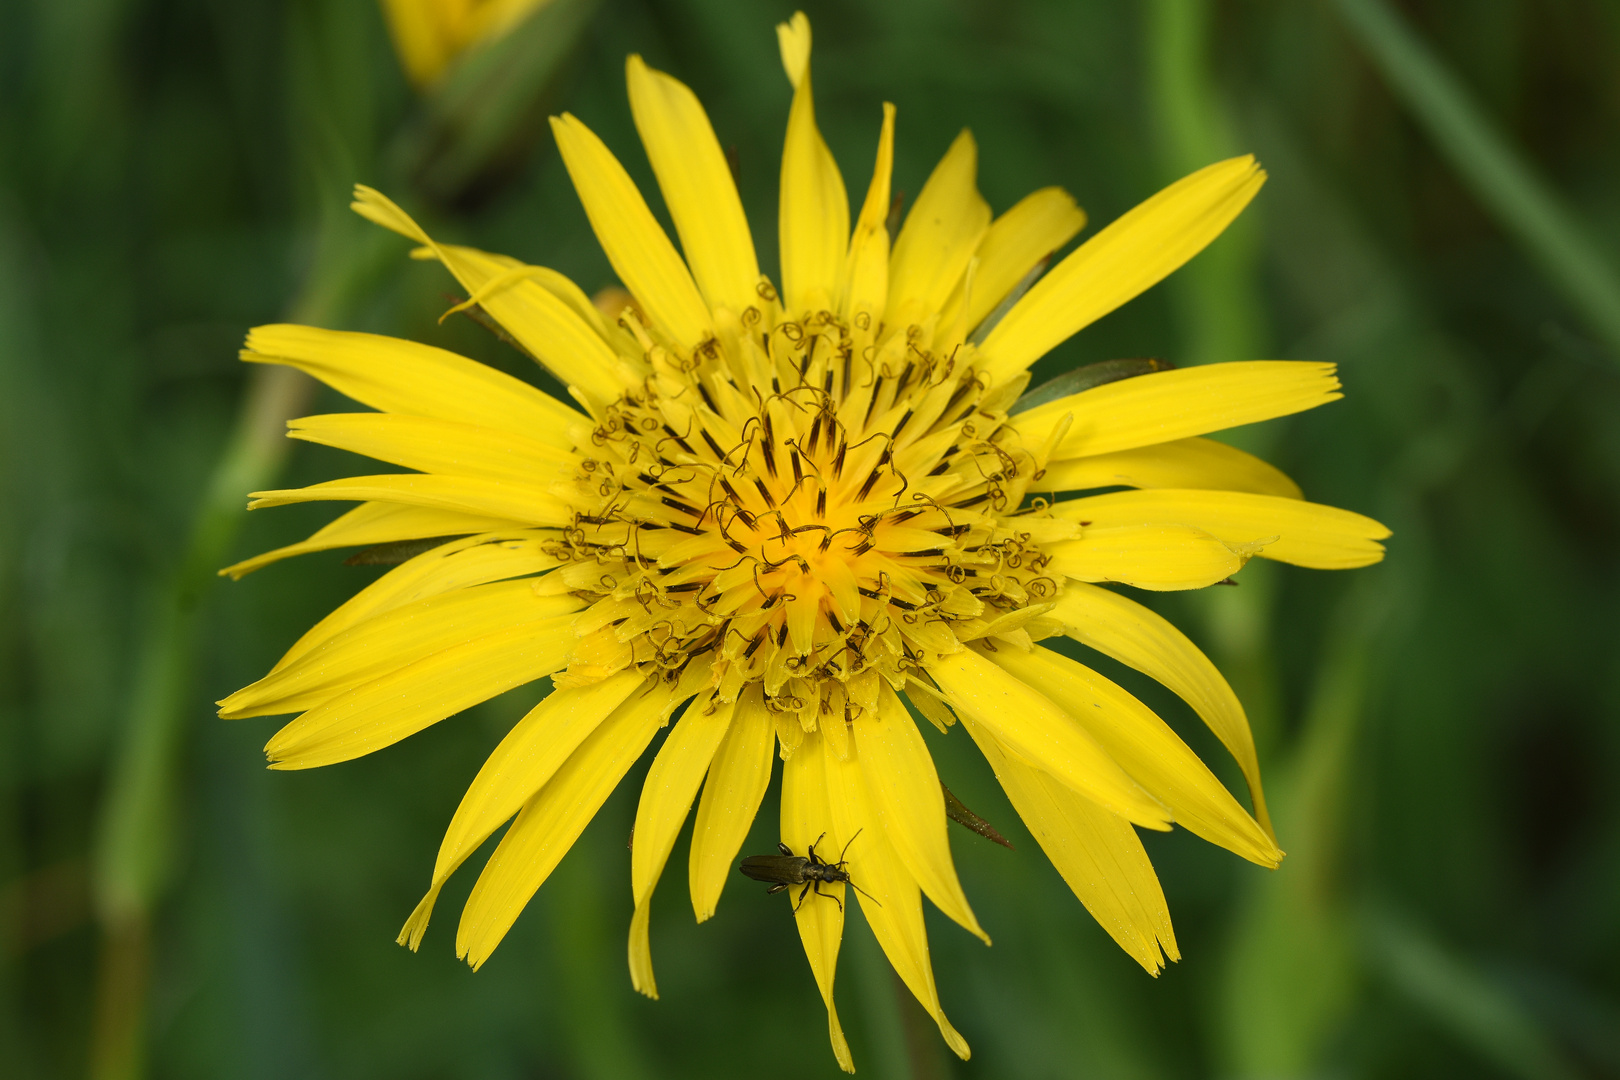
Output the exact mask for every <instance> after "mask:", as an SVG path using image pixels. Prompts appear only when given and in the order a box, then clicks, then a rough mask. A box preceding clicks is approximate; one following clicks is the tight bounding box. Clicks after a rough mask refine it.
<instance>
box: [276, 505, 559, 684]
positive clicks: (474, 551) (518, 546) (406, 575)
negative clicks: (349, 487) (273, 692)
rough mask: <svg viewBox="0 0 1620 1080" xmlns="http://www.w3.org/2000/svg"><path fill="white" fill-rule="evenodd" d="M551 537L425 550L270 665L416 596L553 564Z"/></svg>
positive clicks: (485, 538) (478, 539) (491, 537)
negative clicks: (550, 547) (549, 540)
mask: <svg viewBox="0 0 1620 1080" xmlns="http://www.w3.org/2000/svg"><path fill="white" fill-rule="evenodd" d="M366 505H368V506H374V505H376V504H375V503H367V504H366ZM547 541H548V538H547V537H546V535H545V534H540V533H533V532H526V533H525V532H515V533H506V534H490V533H484V534H482V535H479V536H472V537H467V538H466V539H462V540H452V541H449V542H447V543H444V544H440V545H439V546H438V547H436V548H434V549H433V550H431V551H425V552H423V553H422V554H420V555H418V556H416V557H415V558H413V559H410V560H408V561H406V562H405V563H403V564H402V565H400V566H397V567H395V568H394V569H392V570H390V571H389V572H388V573H386V574H384V575H383V576H382V577H380V578H378V579H377V580H376V581H374V582H372V583H371V584H370V585H368V586H366V587H365V588H364V589H361V590H360V592H358V593H356V594H355V595H354V596H353V597H351V598H350V599H349V600H348V602H346V603H344V604H343V605H341V606H340V607H338V608H337V609H336V610H335V611H333V612H332V613H331V614H330V615H328V616H326V618H324V619H322V620H321V621H320V622H318V623H316V624H315V625H314V626H312V627H310V628H309V630H308V631H307V632H306V633H305V634H304V636H303V637H301V638H299V639H298V640H297V641H296V642H294V643H293V646H292V648H290V649H288V650H287V651H286V652H285V653H284V654H282V657H281V659H280V660H278V661H276V666H275V667H274V668H272V669H271V671H272V672H275V671H280V670H282V669H283V668H285V667H287V666H288V665H290V664H291V663H292V662H293V661H294V660H297V659H298V658H300V657H302V656H304V655H305V654H306V653H308V652H309V651H310V650H311V649H313V648H315V647H316V646H317V645H321V644H323V643H325V642H328V641H331V640H332V639H333V638H335V637H336V636H337V635H339V634H341V633H342V632H343V631H345V630H347V629H349V628H350V627H352V626H357V625H359V624H360V623H362V622H364V621H366V620H367V619H370V618H373V617H375V616H378V615H382V614H384V613H386V612H389V611H393V610H394V609H395V608H400V607H404V606H405V605H406V604H409V603H412V602H414V601H417V600H425V599H427V598H428V597H430V596H439V595H441V594H443V593H448V592H455V591H457V590H461V589H467V588H471V587H472V586H475V585H485V584H488V583H489V582H492V581H501V580H503V579H505V578H515V577H525V576H527V575H529V574H537V573H539V572H541V571H543V570H550V569H551V568H552V567H555V566H557V565H558V560H557V559H556V557H555V556H552V555H548V554H547V553H546V551H545V549H544V545H545V544H546V543H547Z"/></svg>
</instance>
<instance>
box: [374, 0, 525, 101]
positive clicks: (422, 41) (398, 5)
mask: <svg viewBox="0 0 1620 1080" xmlns="http://www.w3.org/2000/svg"><path fill="white" fill-rule="evenodd" d="M550 2H551V0H382V6H383V14H384V15H386V16H387V18H388V29H389V31H390V32H391V33H392V35H393V38H394V48H395V50H396V51H397V52H398V53H399V60H400V63H401V64H403V65H404V66H405V73H406V74H407V75H409V76H410V78H411V82H413V83H415V84H416V85H417V86H428V85H430V84H431V83H433V82H434V81H435V80H436V79H438V77H439V76H440V75H441V74H443V72H444V69H445V68H447V67H449V66H450V62H451V61H452V60H454V59H455V58H456V57H457V56H460V55H461V54H462V53H463V52H465V51H466V50H467V49H469V48H471V47H472V46H474V45H477V44H480V43H482V42H484V41H487V40H489V39H491V38H496V37H500V36H501V35H502V34H504V33H506V32H507V31H508V30H510V29H512V28H513V27H514V26H516V25H517V24H518V23H520V22H522V21H523V19H524V18H525V17H526V16H528V15H529V14H530V13H531V12H533V11H534V10H535V9H537V8H540V7H544V6H545V5H546V4H548V3H550Z"/></svg>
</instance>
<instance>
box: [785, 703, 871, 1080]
mask: <svg viewBox="0 0 1620 1080" xmlns="http://www.w3.org/2000/svg"><path fill="white" fill-rule="evenodd" d="M821 741H822V740H821V737H820V735H819V733H814V732H812V733H811V734H809V735H806V736H805V741H804V742H803V743H801V744H800V746H799V749H798V751H797V752H795V753H794V754H793V755H792V756H791V757H789V758H788V759H787V761H785V762H783V763H782V842H783V843H784V844H786V845H787V846H788V847H789V849H791V850H792V851H795V852H797V853H798V854H800V855H803V854H804V853H805V852H806V851H808V850H809V848H810V845H811V844H814V843H815V842H816V840H817V839H818V838H821V837H825V836H827V835H828V834H829V833H831V832H832V831H833V819H832V810H831V808H830V807H829V805H828V802H827V770H826V766H825V764H824V763H823V761H822V755H821V750H820V743H821ZM823 843H825V841H823ZM821 890H822V892H823V893H824V894H825V895H826V897H835V898H836V903H834V902H829V901H827V900H826V899H825V898H824V897H814V896H806V897H805V901H806V902H805V903H802V904H800V903H799V902H798V892H799V890H798V889H795V890H793V894H792V902H793V903H794V904H796V905H797V906H796V907H795V908H794V911H793V921H794V923H795V924H796V925H797V926H798V928H799V941H800V942H801V943H802V944H803V945H804V955H805V956H806V957H807V958H808V959H809V961H810V971H811V972H812V973H813V974H814V975H815V977H816V986H817V987H818V988H819V989H820V990H821V1000H822V1001H824V1002H825V1003H826V1005H827V1035H828V1038H829V1039H830V1040H831V1041H832V1048H833V1056H834V1057H836V1058H837V1059H838V1067H839V1068H841V1069H843V1070H844V1071H845V1072H849V1073H852V1072H854V1071H855V1064H854V1061H853V1060H852V1059H851V1058H850V1055H849V1043H848V1041H846V1040H845V1038H844V1029H843V1026H842V1025H841V1024H839V1022H838V1009H837V1008H836V1007H835V1006H834V1005H833V976H834V974H835V973H836V972H837V970H838V946H839V945H840V944H841V943H842V941H843V938H844V906H843V905H844V897H845V896H846V891H845V889H844V885H843V883H842V882H831V883H829V884H826V885H823V886H822V887H821Z"/></svg>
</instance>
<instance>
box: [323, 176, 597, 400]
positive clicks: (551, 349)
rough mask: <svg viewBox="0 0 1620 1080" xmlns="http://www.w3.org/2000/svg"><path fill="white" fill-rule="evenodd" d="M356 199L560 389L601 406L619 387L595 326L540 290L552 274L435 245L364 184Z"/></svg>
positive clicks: (551, 292)
mask: <svg viewBox="0 0 1620 1080" xmlns="http://www.w3.org/2000/svg"><path fill="white" fill-rule="evenodd" d="M354 198H355V201H354V202H353V203H352V204H351V205H352V207H353V209H354V210H355V211H356V212H357V213H359V214H360V215H361V216H363V217H365V218H366V219H367V220H369V221H374V222H376V223H377V224H379V225H381V226H383V227H384V228H386V229H392V230H393V231H394V232H397V233H399V234H400V235H401V236H404V237H407V238H408V239H411V240H415V241H416V242H417V243H419V244H424V245H426V246H427V247H428V249H429V250H431V251H432V252H433V254H434V255H435V256H436V257H437V258H438V260H439V261H440V262H441V263H443V264H444V268H445V269H446V270H448V271H450V273H451V274H453V275H455V278H456V280H457V281H459V282H460V283H461V287H462V288H464V289H466V290H467V292H468V293H469V294H470V295H472V296H475V297H477V298H478V303H479V304H480V306H482V307H483V309H484V310H485V311H487V312H489V315H490V317H491V318H493V319H494V320H495V321H496V322H498V323H500V324H501V326H503V327H505V328H506V330H507V332H508V333H510V334H511V335H512V337H513V338H515V339H516V340H517V341H518V343H519V344H521V345H522V346H523V347H524V348H525V349H527V350H528V351H529V353H530V355H532V356H533V357H534V358H535V359H536V360H538V361H539V362H540V363H541V364H543V365H544V366H545V367H546V369H547V370H548V371H550V372H551V373H552V374H553V375H555V376H556V377H557V379H558V381H560V382H561V383H562V384H563V385H564V386H577V387H579V388H581V389H582V390H584V391H585V392H586V393H587V394H589V395H590V396H591V397H593V398H595V399H596V400H601V401H611V400H612V399H613V398H615V397H617V396H618V395H619V393H620V392H621V391H622V390H623V388H624V387H623V380H622V379H621V378H620V377H619V375H618V372H619V370H620V364H621V362H620V360H619V359H618V357H617V356H616V355H615V353H614V352H613V349H612V348H611V347H610V346H609V345H608V343H607V342H606V340H604V338H603V336H602V334H601V333H600V332H599V329H598V327H596V326H593V325H592V322H591V321H590V320H589V319H587V318H583V317H581V315H580V313H579V311H578V310H576V309H575V308H574V307H573V306H572V305H571V304H570V303H569V302H568V300H567V299H565V298H564V297H561V296H558V295H557V292H556V291H554V290H553V289H548V288H546V287H545V280H544V277H545V275H547V274H555V273H556V272H555V271H547V270H544V268H541V267H535V268H534V270H535V271H536V273H537V274H539V275H540V276H539V277H538V278H535V277H531V276H529V275H528V274H527V273H524V272H520V271H522V269H523V264H522V263H519V262H518V261H517V260H516V259H511V258H508V257H506V256H502V255H491V254H488V253H486V252H483V251H479V250H478V249H476V248H469V247H459V246H455V245H451V244H440V243H437V242H436V241H434V240H433V238H432V237H430V236H428V234H427V233H426V232H425V231H424V230H423V229H422V227H421V226H420V225H418V224H417V223H416V222H415V221H413V220H411V217H410V215H409V214H406V213H405V211H403V210H401V209H400V208H399V207H398V206H397V205H395V204H394V203H393V202H392V201H391V200H390V199H388V197H387V196H385V195H383V194H382V193H381V192H379V191H377V190H375V189H373V188H369V187H366V186H365V185H364V184H360V185H356V187H355V189H354ZM557 276H559V277H560V276H561V275H557ZM479 366H480V367H482V365H479ZM486 370H487V369H486ZM394 411H399V412H409V411H411V410H407V409H402V410H394ZM424 415H429V416H432V415H437V414H434V413H426V414H424ZM473 422H475V423H478V422H483V423H488V422H489V421H478V420H476V418H475V419H474V420H473Z"/></svg>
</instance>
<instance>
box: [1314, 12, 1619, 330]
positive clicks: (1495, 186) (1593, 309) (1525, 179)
mask: <svg viewBox="0 0 1620 1080" xmlns="http://www.w3.org/2000/svg"><path fill="white" fill-rule="evenodd" d="M1334 3H1335V5H1336V6H1337V7H1338V9H1339V13H1340V14H1341V15H1342V16H1343V18H1344V21H1345V23H1346V24H1347V25H1348V26H1349V27H1350V30H1351V32H1352V33H1353V34H1354V35H1355V37H1356V40H1357V41H1359V42H1360V43H1361V45H1362V46H1363V47H1364V48H1365V49H1366V50H1367V52H1368V53H1369V54H1371V56H1372V58H1373V61H1374V63H1376V64H1377V65H1378V68H1379V70H1380V71H1382V72H1383V74H1384V77H1385V78H1386V79H1387V80H1388V81H1389V85H1390V88H1391V89H1392V90H1393V91H1394V92H1395V94H1396V96H1397V97H1398V98H1400V100H1401V101H1402V103H1403V104H1405V105H1406V107H1407V108H1408V109H1410V110H1411V111H1412V113H1413V114H1414V115H1415V116H1416V117H1417V119H1418V121H1419V122H1420V123H1421V124H1422V125H1423V126H1424V128H1426V129H1427V130H1428V132H1429V134H1430V135H1431V136H1432V137H1433V138H1434V140H1435V142H1436V143H1438V144H1439V147H1440V151H1441V152H1442V153H1443V154H1444V155H1445V156H1446V157H1447V158H1449V159H1450V161H1451V164H1452V166H1453V167H1454V168H1456V170H1457V172H1458V175H1459V176H1460V177H1461V179H1462V181H1463V182H1464V183H1465V184H1467V185H1468V186H1469V188H1471V189H1472V190H1473V192H1474V195H1475V196H1476V197H1477V198H1478V199H1479V200H1480V202H1482V203H1483V204H1484V205H1485V208H1486V210H1487V211H1489V212H1490V214H1491V215H1492V216H1494V217H1495V218H1496V220H1497V222H1498V223H1499V224H1501V225H1502V227H1503V228H1505V229H1506V230H1507V231H1508V232H1509V233H1511V234H1512V235H1513V236H1514V238H1515V239H1516V240H1518V242H1519V243H1520V244H1521V245H1523V247H1524V248H1525V249H1526V250H1527V251H1528V253H1529V255H1530V257H1531V258H1532V259H1534V260H1535V261H1536V262H1537V263H1539V264H1540V266H1541V268H1542V269H1543V270H1544V271H1545V272H1546V273H1547V275H1548V276H1549V277H1550V278H1551V279H1552V281H1553V283H1554V284H1555V285H1556V286H1558V288H1560V289H1561V290H1562V291H1563V292H1564V294H1565V296H1566V298H1567V299H1568V300H1569V302H1570V303H1571V304H1572V305H1573V306H1574V307H1575V308H1576V309H1577V310H1578V311H1579V312H1580V313H1581V314H1582V315H1583V316H1584V317H1585V318H1586V320H1587V322H1588V323H1589V324H1590V327H1591V329H1592V330H1594V331H1595V332H1596V333H1597V334H1598V335H1599V336H1601V337H1602V338H1603V339H1604V340H1605V341H1606V342H1607V343H1608V345H1609V347H1610V349H1611V350H1612V352H1611V359H1613V360H1615V361H1616V362H1620V275H1617V274H1616V272H1615V268H1614V265H1613V264H1612V263H1611V262H1610V261H1608V260H1607V259H1605V258H1604V256H1603V255H1602V254H1601V253H1600V252H1599V251H1598V250H1597V249H1596V248H1595V247H1593V246H1592V245H1591V244H1590V243H1589V242H1588V241H1587V239H1586V236H1585V235H1583V231H1582V226H1581V224H1580V223H1579V221H1578V219H1577V218H1576V217H1575V216H1574V215H1573V214H1571V213H1570V212H1569V210H1567V209H1566V208H1565V207H1564V205H1563V204H1562V202H1561V201H1560V200H1559V197H1558V195H1557V194H1556V193H1555V192H1554V191H1553V190H1552V188H1551V187H1549V186H1548V185H1547V184H1546V183H1545V182H1544V181H1543V180H1542V179H1541V178H1540V177H1539V176H1537V175H1536V173H1535V171H1534V170H1533V169H1532V168H1531V166H1530V164H1529V163H1528V162H1527V161H1526V160H1525V158H1524V156H1523V154H1521V153H1520V152H1519V150H1518V149H1517V148H1515V147H1514V146H1513V145H1512V143H1510V142H1509V141H1508V139H1507V138H1506V137H1505V136H1503V135H1502V134H1501V132H1499V131H1498V130H1497V129H1496V127H1495V126H1494V125H1493V124H1492V123H1491V122H1490V121H1489V120H1488V119H1487V118H1486V117H1485V115H1484V113H1483V112H1482V111H1481V109H1480V108H1479V106H1478V105H1477V104H1475V102H1474V100H1473V99H1472V98H1471V97H1470V96H1469V94H1468V92H1467V90H1466V89H1464V87H1463V86H1462V84H1461V83H1460V82H1459V81H1458V80H1457V78H1456V77H1455V76H1454V75H1453V74H1452V73H1451V71H1450V70H1449V69H1447V67H1446V66H1445V65H1444V64H1443V63H1442V62H1441V61H1440V60H1439V58H1437V57H1436V56H1435V55H1434V53H1433V52H1432V51H1431V50H1430V49H1429V48H1428V46H1427V45H1426V44H1424V42H1423V40H1422V39H1421V38H1419V37H1418V36H1417V34H1415V33H1414V32H1413V30H1412V28H1411V27H1410V26H1409V25H1407V23H1406V21H1405V20H1404V19H1403V18H1402V17H1401V16H1400V15H1399V14H1397V13H1396V12H1395V11H1393V10H1391V8H1390V7H1389V5H1388V4H1387V3H1385V0H1334Z"/></svg>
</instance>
